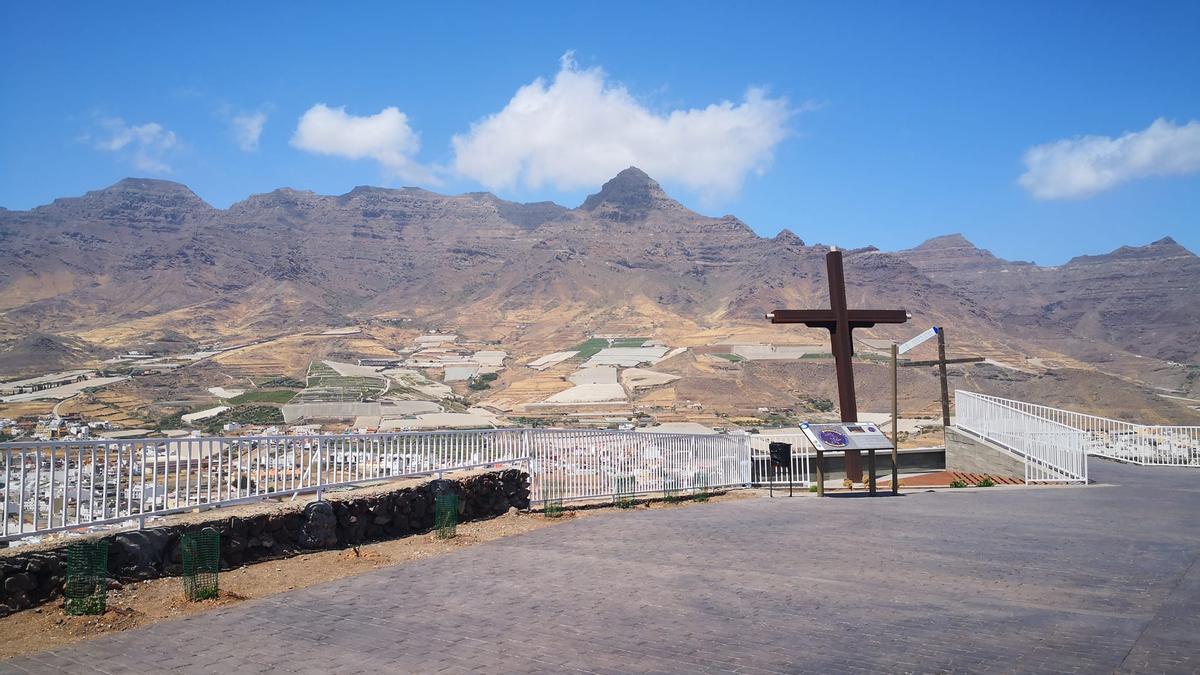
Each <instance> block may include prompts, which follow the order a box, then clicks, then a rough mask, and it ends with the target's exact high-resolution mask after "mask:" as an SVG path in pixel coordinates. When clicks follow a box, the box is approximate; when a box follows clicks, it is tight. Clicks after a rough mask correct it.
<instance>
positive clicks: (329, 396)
mask: <svg viewBox="0 0 1200 675" xmlns="http://www.w3.org/2000/svg"><path fill="white" fill-rule="evenodd" d="M306 380H307V386H306V387H305V388H304V389H303V390H302V391H300V392H298V393H297V394H296V396H295V397H294V398H292V399H291V401H290V402H291V403H319V402H324V401H338V402H341V401H362V400H364V399H368V398H376V397H378V396H380V395H382V394H383V393H384V392H386V391H387V389H388V381H387V379H386V378H384V377H383V376H382V375H380V376H379V377H356V376H346V375H342V374H340V373H338V371H336V370H334V369H333V368H331V367H330V366H329V365H327V364H325V363H324V362H322V361H313V362H311V363H309V364H308V375H307V378H306Z"/></svg>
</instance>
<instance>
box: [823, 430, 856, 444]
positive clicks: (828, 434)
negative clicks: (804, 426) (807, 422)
mask: <svg viewBox="0 0 1200 675" xmlns="http://www.w3.org/2000/svg"><path fill="white" fill-rule="evenodd" d="M820 438H821V442H822V443H824V444H825V445H832V446H833V447H835V448H843V447H846V444H848V443H849V442H850V439H848V438H846V434H843V433H842V432H840V431H829V430H825V431H822V432H821V436H820Z"/></svg>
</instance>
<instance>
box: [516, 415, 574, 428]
mask: <svg viewBox="0 0 1200 675" xmlns="http://www.w3.org/2000/svg"><path fill="white" fill-rule="evenodd" d="M508 419H510V420H511V421H512V423H513V424H516V425H517V426H521V427H530V428H532V429H537V428H539V427H555V426H562V425H563V422H564V421H565V420H564V419H563V418H561V417H553V418H546V417H510V418H508Z"/></svg>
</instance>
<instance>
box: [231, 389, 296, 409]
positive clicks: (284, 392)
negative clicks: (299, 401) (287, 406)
mask: <svg viewBox="0 0 1200 675" xmlns="http://www.w3.org/2000/svg"><path fill="white" fill-rule="evenodd" d="M295 395H296V392H294V391H291V390H289V389H253V390H251V391H248V392H246V393H244V394H242V395H241V396H234V397H233V398H231V399H229V401H228V402H229V404H230V405H241V404H243V403H287V402H288V401H290V400H292V397H293V396H295Z"/></svg>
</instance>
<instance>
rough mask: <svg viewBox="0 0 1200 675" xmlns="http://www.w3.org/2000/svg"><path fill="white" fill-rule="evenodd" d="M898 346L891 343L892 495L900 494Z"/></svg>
mask: <svg viewBox="0 0 1200 675" xmlns="http://www.w3.org/2000/svg"><path fill="white" fill-rule="evenodd" d="M898 350H899V346H898V345H897V344H896V343H895V342H893V343H892V494H894V495H897V494H900V435H899V434H898V433H897V430H898V429H899V428H900V402H899V397H900V395H899V382H898V378H897V377H896V361H897V359H898V356H899V354H898Z"/></svg>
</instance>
